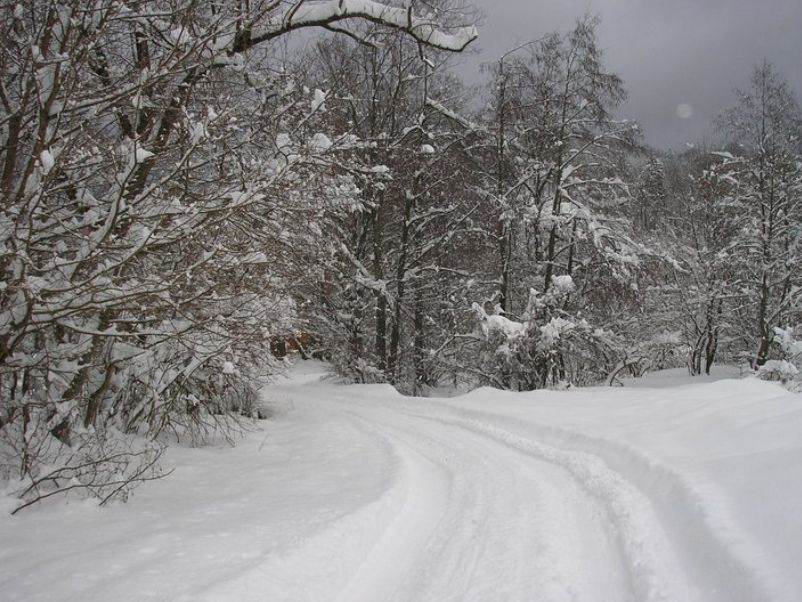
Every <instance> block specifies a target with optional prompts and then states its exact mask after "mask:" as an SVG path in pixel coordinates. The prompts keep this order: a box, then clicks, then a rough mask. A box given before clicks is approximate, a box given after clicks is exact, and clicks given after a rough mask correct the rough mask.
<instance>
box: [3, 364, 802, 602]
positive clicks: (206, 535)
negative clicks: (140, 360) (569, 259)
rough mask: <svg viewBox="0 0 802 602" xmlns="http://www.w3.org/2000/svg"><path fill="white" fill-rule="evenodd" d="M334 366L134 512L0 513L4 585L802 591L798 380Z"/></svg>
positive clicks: (275, 395) (322, 592) (257, 595)
mask: <svg viewBox="0 0 802 602" xmlns="http://www.w3.org/2000/svg"><path fill="white" fill-rule="evenodd" d="M324 370H325V368H324V366H322V365H321V364H318V363H314V362H301V363H300V364H299V365H298V366H297V367H296V368H295V370H294V372H293V377H292V379H291V380H288V381H286V382H283V383H281V384H278V385H274V386H271V387H269V388H268V389H267V390H266V391H265V396H266V399H267V400H268V401H269V402H270V403H271V404H272V405H273V406H274V407H275V408H277V409H278V414H277V416H276V417H275V418H274V419H273V420H271V421H269V422H267V423H265V424H264V430H263V431H261V432H256V433H252V434H250V435H248V436H247V437H246V438H245V440H244V441H242V443H241V444H240V445H239V446H237V447H236V448H214V449H210V448H206V449H183V448H178V447H177V448H174V449H171V450H170V452H169V455H168V457H167V463H168V464H172V465H173V466H175V469H176V470H175V472H174V474H173V475H171V476H170V477H169V478H167V479H164V480H162V481H158V482H155V483H152V484H149V485H146V486H144V487H142V488H141V489H139V490H137V492H136V493H135V495H134V497H133V498H132V500H131V501H130V502H129V503H128V504H126V505H117V506H114V507H110V508H98V507H96V506H94V505H92V504H89V503H77V502H73V503H71V504H69V505H66V506H65V505H63V504H62V505H55V504H54V505H50V506H47V507H43V508H39V509H34V510H31V511H29V512H27V513H23V514H22V515H21V516H18V517H14V518H11V517H8V516H3V517H2V518H0V598H2V599H3V600H7V601H11V600H25V601H33V600H80V601H90V600H102V601H109V600H115V601H124V600H136V601H140V600H160V601H161V600H184V601H220V602H225V601H229V600H230V601H247V600H259V601H271V602H278V601H283V600H286V601H293V602H296V601H304V600H309V601H325V600H341V601H343V602H357V601H366V602H377V601H384V600H406V601H415V602H423V601H438V602H445V601H462V600H475V601H482V602H487V601H495V600H505V601H506V600H522V601H523V600H527V601H531V600H536V601H538V602H547V601H551V600H554V601H568V600H580V601H588V602H603V601H608V602H617V601H630V600H676V601H679V602H692V601H696V600H706V601H708V600H713V601H720V602H739V601H753V600H777V601H787V602H798V601H799V600H802V395H789V394H787V393H786V392H784V391H783V390H782V389H781V388H779V387H777V386H775V385H772V384H768V383H764V382H759V381H755V380H752V379H746V380H720V381H717V382H704V383H701V384H684V385H681V386H667V385H668V384H670V383H668V382H665V380H666V379H662V380H660V379H657V382H656V383H655V384H658V385H659V386H658V387H655V388H644V387H643V386H640V387H625V388H617V389H611V388H594V389H580V390H572V391H565V392H556V391H543V392H536V393H526V394H516V393H505V392H499V391H495V390H490V389H480V390H477V391H474V392H472V393H470V394H468V395H464V396H461V397H455V398H451V399H440V400H436V399H411V398H404V397H401V396H400V395H398V394H397V393H395V391H394V390H393V389H391V388H390V387H389V386H384V385H366V386H347V387H346V386H338V385H333V384H331V383H328V382H324V381H321V380H320V376H321V375H322V373H323V372H324ZM642 384H643V383H642ZM645 384H648V381H646V382H645Z"/></svg>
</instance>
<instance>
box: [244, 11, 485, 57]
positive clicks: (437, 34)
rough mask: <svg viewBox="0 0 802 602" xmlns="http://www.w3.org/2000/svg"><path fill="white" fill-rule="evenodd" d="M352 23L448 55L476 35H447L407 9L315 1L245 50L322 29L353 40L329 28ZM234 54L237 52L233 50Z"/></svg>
mask: <svg viewBox="0 0 802 602" xmlns="http://www.w3.org/2000/svg"><path fill="white" fill-rule="evenodd" d="M352 19H362V20H366V21H370V22H372V23H376V24H377V25H382V26H384V27H389V28H391V29H398V30H400V31H404V32H406V33H408V34H409V35H411V36H412V37H413V38H415V40H417V41H418V42H420V43H421V44H425V45H427V46H431V47H433V48H438V49H440V50H447V51H451V52H461V51H462V50H464V49H465V48H466V47H467V46H468V45H469V44H470V43H471V42H473V41H474V40H475V39H476V38H477V37H478V35H479V34H478V31H477V29H476V27H475V26H473V25H470V26H463V27H456V28H453V30H452V31H450V32H449V31H446V30H445V29H444V28H443V27H442V26H441V25H440V24H439V23H436V22H434V21H432V20H430V19H428V18H424V17H420V16H417V15H415V14H414V13H413V12H412V7H411V6H410V7H407V8H400V7H394V6H388V5H387V4H384V3H382V2H375V1H374V0H319V1H314V2H305V1H303V0H301V1H300V2H296V3H295V4H294V5H293V6H292V7H291V8H290V9H288V10H287V11H285V12H284V14H283V15H281V16H280V17H279V18H273V19H271V21H270V23H269V24H268V25H267V26H266V27H265V28H264V29H263V30H262V31H260V32H255V34H254V35H253V37H252V38H250V40H248V42H247V43H246V44H245V47H250V46H253V45H256V44H259V43H260V42H263V41H267V40H270V39H273V38H276V37H279V36H281V35H284V34H285V33H287V32H289V31H293V30H295V29H301V28H304V27H326V28H330V29H335V30H336V31H339V32H341V33H348V35H351V36H352V37H354V36H356V34H354V33H353V32H348V31H347V30H343V29H342V28H339V27H333V25H332V24H334V23H337V22H340V21H348V20H352ZM235 50H238V49H237V48H236V47H235Z"/></svg>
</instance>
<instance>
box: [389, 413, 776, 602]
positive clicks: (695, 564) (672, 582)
mask: <svg viewBox="0 0 802 602" xmlns="http://www.w3.org/2000/svg"><path fill="white" fill-rule="evenodd" d="M442 407H443V408H448V409H449V410H450V412H449V414H448V415H430V414H423V413H420V412H404V413H405V414H408V415H412V416H416V417H419V418H422V419H428V420H432V421H435V422H437V423H439V424H442V425H444V426H452V427H457V428H461V429H463V430H466V431H469V432H473V433H477V434H481V435H483V436H486V437H489V438H491V439H492V440H495V441H497V442H499V443H501V444H503V445H506V446H508V447H510V448H513V449H516V450H518V451H519V452H520V453H524V454H527V455H531V456H533V457H536V458H539V459H541V460H545V461H547V462H550V463H553V464H555V465H558V466H560V467H562V468H563V469H564V470H566V471H567V472H569V473H570V474H571V475H572V476H573V477H574V478H575V479H576V480H577V482H578V483H579V484H580V485H581V486H582V487H583V488H585V489H586V490H587V491H588V492H589V493H590V494H592V495H594V496H596V497H597V498H598V499H599V500H600V501H601V502H602V503H604V504H605V506H606V507H607V509H608V512H609V513H610V516H611V517H612V519H613V520H614V522H615V523H616V525H617V527H618V529H619V535H620V537H621V543H622V548H623V550H624V553H625V556H626V558H627V561H628V564H629V566H630V571H631V573H632V580H633V585H634V587H635V591H636V596H637V599H638V600H644V601H649V602H651V601H655V602H657V601H668V600H676V601H678V602H684V601H686V600H712V601H717V602H760V601H769V600H779V599H780V598H779V597H777V595H776V592H777V591H779V588H778V587H777V585H776V584H774V583H773V580H772V578H771V576H770V575H768V574H767V573H766V572H765V571H764V570H761V569H758V568H755V567H754V566H751V565H750V564H749V563H748V562H746V561H744V560H742V559H741V558H740V557H739V556H738V555H737V554H736V553H735V552H734V551H733V549H732V546H731V545H727V543H725V542H724V541H722V540H721V539H720V538H719V536H718V535H717V531H716V529H715V528H714V527H713V526H711V524H710V520H709V518H708V516H707V515H706V512H705V509H704V505H703V503H702V500H701V498H700V497H699V496H698V494H696V493H695V492H694V491H693V490H692V489H691V488H690V487H689V486H688V485H687V484H686V483H685V482H684V481H683V480H682V478H681V477H680V476H679V475H678V474H677V473H675V472H673V471H671V470H670V469H668V468H666V467H663V466H660V465H658V464H657V463H655V462H653V461H651V460H648V459H646V458H644V457H643V456H641V455H639V454H637V453H636V452H635V451H634V450H631V449H629V448H624V447H623V446H617V445H616V444H614V443H611V442H608V441H604V440H601V439H594V438H591V437H587V436H585V435H580V434H577V433H572V432H570V431H566V430H562V429H555V428H553V427H543V426H540V425H533V424H531V423H525V425H526V427H527V432H531V431H533V430H534V432H535V434H536V436H537V437H538V438H539V439H540V441H535V440H532V439H529V438H527V437H524V436H521V435H517V434H515V433H512V432H510V431H508V430H505V429H502V428H499V427H496V426H493V425H492V424H490V422H491V421H498V418H499V417H496V416H495V415H493V414H489V413H482V412H472V411H468V410H464V409H462V408H455V407H454V406H451V405H447V404H444V405H443V406H442ZM542 440H548V441H549V442H550V443H552V445H549V444H546V443H543V442H542ZM566 447H568V448H569V449H566ZM616 454H617V455H618V456H619V457H618V458H615V460H617V461H611V460H610V459H609V458H610V457H611V456H614V455H616ZM611 465H614V466H615V468H613V467H612V466H611ZM633 465H636V466H637V471H638V472H640V473H641V475H640V476H639V477H638V476H636V477H633V476H632V474H631V473H632V466H633ZM627 468H629V470H627ZM627 473H630V474H627ZM644 481H651V483H644ZM656 484H657V485H659V487H657V488H655V485H656ZM644 485H645V486H644ZM650 489H652V491H651V492H650ZM654 491H657V494H655V493H654ZM789 602H790V601H789Z"/></svg>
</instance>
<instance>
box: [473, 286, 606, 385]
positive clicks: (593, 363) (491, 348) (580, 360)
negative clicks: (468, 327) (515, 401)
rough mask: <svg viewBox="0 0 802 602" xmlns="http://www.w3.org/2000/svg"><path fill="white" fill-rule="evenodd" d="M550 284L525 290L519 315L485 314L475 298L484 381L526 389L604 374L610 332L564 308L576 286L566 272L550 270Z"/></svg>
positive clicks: (497, 310)
mask: <svg viewBox="0 0 802 602" xmlns="http://www.w3.org/2000/svg"><path fill="white" fill-rule="evenodd" d="M552 282H553V286H552V287H551V288H550V289H549V291H548V292H546V293H543V294H540V293H538V292H537V291H535V290H534V289H532V290H531V291H530V293H529V303H528V304H527V308H526V310H525V311H524V313H523V315H522V318H521V321H520V322H518V321H514V320H510V319H509V318H507V317H505V316H504V315H502V313H501V312H502V311H503V310H501V308H500V306H496V307H495V308H494V313H491V314H488V313H487V312H486V311H485V309H484V308H483V307H482V306H481V305H479V304H478V303H475V304H474V306H473V309H474V311H475V312H476V315H477V317H478V321H479V327H480V330H481V339H482V343H481V344H480V350H479V356H480V358H481V359H480V364H479V366H480V371H481V374H482V375H483V380H484V381H485V382H486V384H492V385H495V386H501V387H503V388H512V389H516V390H521V391H526V390H531V389H537V388H541V387H546V386H565V385H569V384H587V383H592V382H594V381H597V380H599V379H601V378H603V377H604V376H605V375H606V374H607V373H608V372H609V370H610V368H611V366H610V365H609V362H610V361H614V359H615V353H614V351H613V349H614V347H613V345H612V343H613V341H612V338H613V337H612V335H611V333H608V332H605V331H603V330H601V329H598V328H592V327H591V325H590V324H588V322H587V320H586V319H585V318H583V317H581V316H580V315H572V314H571V313H569V312H568V311H567V309H566V308H567V305H568V303H567V302H568V299H569V296H570V295H571V293H573V292H574V290H575V287H574V283H573V280H572V279H571V277H570V276H567V275H562V276H553V277H552Z"/></svg>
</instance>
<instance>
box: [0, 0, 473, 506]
mask: <svg viewBox="0 0 802 602" xmlns="http://www.w3.org/2000/svg"><path fill="white" fill-rule="evenodd" d="M445 8H447V7H445ZM300 9H303V10H300ZM449 15H450V13H449V12H448V11H447V10H444V11H443V12H441V13H440V17H442V19H443V20H444V21H448V20H449V18H450V17H449ZM402 17H403V18H402ZM365 20H368V21H370V22H371V24H372V26H373V27H376V28H378V29H382V28H386V29H390V30H392V31H396V32H399V35H402V36H408V37H410V38H411V39H414V40H416V42H417V43H420V44H422V45H423V46H434V47H437V48H441V49H444V50H460V49H462V48H464V47H465V46H466V45H467V44H468V43H470V42H471V41H472V40H473V38H474V37H475V35H476V34H475V31H474V30H473V28H471V27H459V28H452V29H448V30H444V29H440V28H439V27H438V26H437V25H436V23H435V22H434V21H432V20H430V19H426V20H423V19H422V18H420V17H418V16H417V15H416V13H415V12H414V11H412V10H409V11H407V10H405V9H400V8H398V7H390V6H389V5H385V4H383V3H380V2H368V1H361V0H360V1H356V0H355V1H348V2H333V1H332V2H314V3H311V2H309V3H306V2H305V3H300V2H299V3H263V2H254V3H249V4H248V5H247V6H240V5H237V4H235V3H208V4H204V3H189V4H186V3H174V2H170V1H162V0H143V1H138V2H117V1H113V0H99V1H98V2H94V3H85V2H79V1H77V0H76V1H66V2H42V1H39V0H28V1H26V2H21V3H16V4H15V3H6V4H5V5H3V7H1V8H0V29H1V31H0V38H2V42H1V43H0V65H2V82H0V86H1V89H2V94H1V95H0V104H2V107H0V124H2V132H1V135H2V138H3V146H2V150H0V159H2V161H1V162H0V164H1V165H2V168H1V170H2V171H0V190H1V191H2V200H3V202H2V210H1V211H0V270H1V271H2V284H1V285H0V472H2V475H1V476H2V477H3V478H5V479H9V478H12V477H13V478H15V479H17V478H18V479H21V481H20V485H19V487H17V488H16V491H17V492H18V493H19V494H20V496H21V498H22V500H23V502H25V503H27V501H29V498H31V499H32V496H34V497H36V496H38V497H40V498H44V497H47V496H48V495H50V493H49V492H50V491H51V490H52V491H59V490H60V491H67V490H73V489H82V490H88V491H91V492H92V493H93V494H94V495H96V496H98V497H99V498H101V499H103V500H105V499H106V498H107V497H108V494H109V493H111V494H112V496H114V495H117V493H116V489H115V488H117V487H118V485H119V493H120V494H121V495H122V494H124V489H125V488H126V486H127V485H128V484H131V483H134V482H136V481H139V480H142V479H147V478H152V477H153V476H155V475H157V474H158V468H157V463H156V459H157V458H158V455H159V451H158V450H159V448H158V446H156V447H152V446H151V444H145V443H142V444H141V445H140V443H138V442H137V441H136V440H135V438H136V437H137V436H139V437H147V438H148V439H151V440H152V439H155V438H161V439H164V438H165V437H167V436H168V435H170V434H171V435H174V436H177V437H178V438H180V439H188V440H190V441H192V442H200V441H202V440H204V439H205V438H206V437H207V436H212V435H216V434H219V433H222V434H224V435H227V436H228V434H229V433H230V432H231V430H232V429H236V428H237V425H238V424H239V423H240V420H241V419H242V418H243V417H257V416H259V415H260V414H263V410H262V409H261V408H260V407H259V402H258V395H257V393H258V389H259V388H260V386H261V383H262V382H263V380H264V378H265V377H267V376H269V374H270V373H273V372H275V371H276V370H277V369H278V368H279V366H278V364H279V362H277V361H272V360H271V359H270V358H271V357H272V356H271V355H270V352H269V349H270V343H271V341H274V340H276V339H277V338H278V339H282V338H284V337H289V336H293V334H294V333H295V332H296V331H297V330H298V329H299V328H300V327H301V325H302V319H303V308H302V307H299V306H298V303H299V301H302V299H299V297H298V295H297V290H296V285H297V283H298V281H299V279H301V278H302V277H306V276H307V274H308V271H309V266H314V265H316V262H318V259H319V256H320V255H325V254H327V253H330V252H331V251H330V249H331V247H330V245H329V244H328V241H327V240H326V239H321V236H322V232H323V229H324V227H323V226H322V225H321V224H322V223H330V222H331V220H329V219H328V217H327V213H328V212H329V211H330V210H331V208H332V207H339V206H341V205H343V204H349V203H355V201H354V197H355V196H356V194H357V192H358V188H357V184H358V183H359V173H358V172H359V170H352V171H349V170H348V169H343V168H340V167H338V166H337V163H336V159H335V157H336V156H337V154H338V153H341V152H346V151H349V150H350V149H353V148H355V147H358V146H359V145H360V144H363V143H360V142H359V141H357V140H356V138H355V136H353V135H351V134H350V133H348V132H344V131H341V130H337V129H336V128H334V127H332V124H331V123H330V122H327V121H326V114H327V107H326V104H327V101H328V94H327V93H326V92H325V91H323V90H321V89H320V86H314V87H307V86H305V85H304V82H303V81H301V80H302V79H303V77H302V76H299V75H294V74H293V73H292V72H291V70H289V69H277V68H276V65H277V60H278V59H277V58H276V56H274V53H273V52H272V51H271V44H270V42H271V41H273V40H275V39H277V38H280V37H281V36H283V35H284V34H286V33H288V32H290V31H292V30H295V29H298V28H302V27H320V26H324V27H334V24H335V23H336V24H337V25H336V27H335V28H336V29H337V30H338V31H341V32H344V33H347V34H350V35H357V34H356V31H357V28H358V24H359V23H360V22H363V21H365ZM366 42H367V41H366ZM140 447H141V450H140ZM87 467H89V468H87ZM54 471H55V472H54ZM45 485H46V487H44V486H45ZM109 487H111V490H110V489H109Z"/></svg>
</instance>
